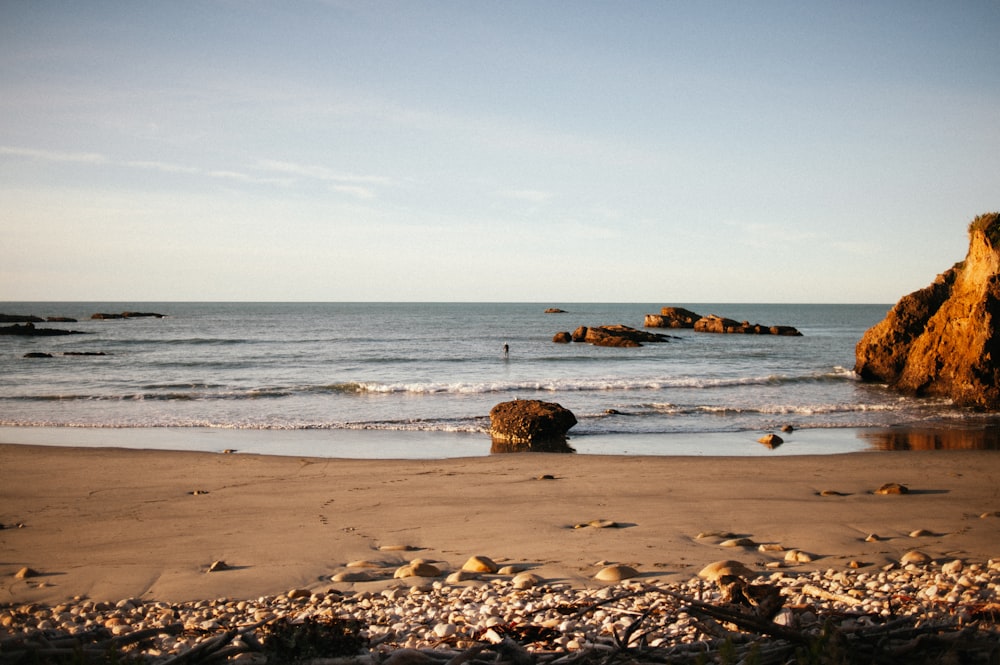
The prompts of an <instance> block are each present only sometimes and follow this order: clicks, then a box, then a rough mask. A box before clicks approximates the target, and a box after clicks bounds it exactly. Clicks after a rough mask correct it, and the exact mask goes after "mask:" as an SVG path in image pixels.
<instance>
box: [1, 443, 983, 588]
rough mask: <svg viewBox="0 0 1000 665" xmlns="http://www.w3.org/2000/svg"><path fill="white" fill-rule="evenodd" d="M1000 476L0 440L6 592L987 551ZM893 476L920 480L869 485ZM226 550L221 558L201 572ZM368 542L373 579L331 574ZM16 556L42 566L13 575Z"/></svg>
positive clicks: (582, 582)
mask: <svg viewBox="0 0 1000 665" xmlns="http://www.w3.org/2000/svg"><path fill="white" fill-rule="evenodd" d="M756 445H758V446H759V444H756ZM759 447H762V446H759ZM875 460H877V462H876V461H875ZM998 479H1000V455H997V454H996V453H995V452H994V451H968V450H966V451H908V452H880V453H876V452H867V453H848V454H833V455H797V456H796V455H785V456H775V457H752V458H748V457H732V456H712V457H708V456H704V457H703V456H637V455H636V456H630V455H624V456H622V455H612V456H608V455H588V454H578V455H560V454H544V453H521V454H509V455H492V456H489V455H487V456H476V457H456V458H449V459H343V458H317V457H309V456H285V457H282V456H276V455H257V454H246V453H236V454H219V453H206V452H178V451H164V450H137V449H122V448H100V447H86V448H80V447H75V448H73V447H58V446H36V445H24V444H0V487H2V488H3V490H2V496H3V501H2V506H0V524H3V525H4V527H5V528H4V529H2V530H0V544H2V552H3V555H2V557H0V578H3V579H4V580H5V584H4V587H3V591H2V595H0V604H9V603H24V602H35V603H58V602H66V601H68V600H70V599H73V598H80V597H86V598H91V599H100V600H107V601H115V600H119V599H123V598H139V599H148V600H153V599H155V600H160V601H189V600H197V599H207V598H222V597H226V598H256V597H259V596H266V595H273V594H283V593H285V592H287V591H288V590H289V589H292V588H304V589H308V590H312V591H314V592H322V591H326V590H330V589H336V590H339V591H341V592H351V591H359V590H378V589H385V588H389V587H393V586H404V587H407V588H408V587H409V586H410V584H412V582H409V581H407V580H399V579H395V578H393V576H392V573H393V571H394V570H395V569H396V568H397V567H399V566H401V565H403V564H405V563H406V562H407V561H409V560H410V559H413V558H416V557H420V558H423V559H427V560H430V561H433V562H436V563H435V565H438V566H439V567H440V569H441V571H442V573H443V574H446V573H448V572H452V571H455V570H458V569H459V568H461V566H462V564H463V563H464V562H465V561H466V560H467V559H468V558H469V557H471V556H476V555H481V556H487V557H490V558H492V559H493V560H495V561H497V562H498V563H500V564H501V565H507V564H509V565H516V566H519V567H521V568H523V569H525V570H529V571H531V572H533V573H535V574H537V575H539V576H540V577H541V578H542V579H544V580H546V581H547V582H552V583H560V584H568V585H570V586H572V587H574V588H589V587H593V586H603V585H604V583H602V582H598V581H595V579H594V575H595V574H596V572H597V571H598V570H599V569H600V568H601V566H602V565H603V564H608V563H625V564H628V565H629V566H632V567H633V568H635V570H636V571H638V574H639V579H640V580H653V579H656V580H679V579H690V578H691V577H693V576H694V575H695V574H696V573H697V572H698V570H700V569H701V567H702V566H704V565H705V564H707V563H710V562H712V561H716V560H721V559H736V560H740V561H742V562H743V563H745V564H746V565H748V566H750V567H752V568H755V569H756V570H758V571H759V572H762V573H763V572H766V571H767V570H771V568H768V567H767V564H772V565H781V566H784V565H786V564H784V563H783V562H784V558H785V556H786V553H787V551H788V550H791V549H796V550H801V551H803V552H807V553H809V554H810V556H811V558H812V559H813V560H812V561H811V562H802V563H796V564H794V565H790V566H789V567H788V568H786V569H784V570H785V571H786V572H789V573H797V572H808V571H825V570H828V569H841V570H843V569H845V567H847V566H848V565H849V564H850V562H851V561H857V562H859V564H860V565H862V568H861V570H870V571H878V570H880V569H882V568H883V567H886V566H891V565H898V562H899V560H900V558H901V557H902V555H903V554H904V553H905V552H907V551H909V550H911V549H919V550H921V551H924V552H926V553H927V554H928V556H930V557H931V558H932V559H934V560H935V561H939V562H940V561H948V560H952V559H962V560H964V561H966V562H978V563H982V564H985V563H986V562H987V561H989V560H990V559H991V558H995V557H1000V491H998V490H997V489H996V487H997V485H998V483H997V481H998ZM890 482H896V483H901V484H903V485H906V486H907V487H908V488H909V489H910V490H911V491H910V493H909V494H906V495H900V496H880V495H877V494H874V493H873V492H874V490H875V489H876V488H878V487H879V486H881V485H882V484H885V483H890ZM824 493H826V495H824ZM981 516H982V517H981ZM597 520H605V521H609V522H613V523H614V526H613V527H611V528H599V527H597V526H590V525H589V524H590V523H591V522H594V521H597ZM17 525H23V528H16V527H17ZM577 526H579V527H580V528H574V527H577ZM919 530H923V531H924V535H921V536H911V535H910V534H911V533H914V532H917V531H919ZM871 534H876V535H877V536H878V539H877V540H872V541H870V542H869V541H866V538H867V537H868V536H869V535H871ZM699 535H700V536H701V537H699ZM730 536H731V537H732V538H746V539H748V540H749V542H750V543H752V544H746V543H745V544H743V545H739V546H732V547H730V546H724V545H723V543H724V541H726V540H729V539H731V538H729V537H730ZM761 545H766V546H770V547H774V548H777V549H772V550H768V551H761V549H760V546H761ZM400 548H408V549H400ZM214 561H225V562H226V563H227V564H228V566H229V569H228V570H225V571H221V572H212V573H209V572H207V571H208V567H209V566H210V565H211V564H212V563H213V562H214ZM358 561H367V562H368V563H369V564H371V565H372V566H374V568H371V569H369V570H368V577H369V579H367V580H364V581H355V582H334V581H332V577H333V576H334V575H337V574H338V573H345V572H350V571H351V570H352V569H351V568H349V567H348V566H347V564H348V563H351V562H358ZM22 567H29V568H32V569H34V570H36V571H37V572H38V573H39V575H37V576H35V577H31V578H28V579H23V580H22V579H16V578H15V576H14V575H15V573H16V572H17V571H18V570H19V569H21V568H22ZM442 579H443V577H442ZM425 581H427V580H425ZM432 581H433V580H432Z"/></svg>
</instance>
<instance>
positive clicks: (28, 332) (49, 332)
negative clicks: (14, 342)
mask: <svg viewBox="0 0 1000 665" xmlns="http://www.w3.org/2000/svg"><path fill="white" fill-rule="evenodd" d="M85 334H86V333H83V332H80V331H79V330H60V329H58V328H36V327H35V324H34V323H30V322H29V323H25V324H24V325H23V326H19V325H17V324H14V325H12V326H4V327H0V335H20V336H22V337H55V336H58V335H85Z"/></svg>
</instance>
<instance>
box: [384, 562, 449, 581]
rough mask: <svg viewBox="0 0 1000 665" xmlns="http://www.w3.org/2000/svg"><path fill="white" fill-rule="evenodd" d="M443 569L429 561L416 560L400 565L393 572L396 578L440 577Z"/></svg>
mask: <svg viewBox="0 0 1000 665" xmlns="http://www.w3.org/2000/svg"><path fill="white" fill-rule="evenodd" d="M440 576H441V569H440V568H438V567H437V566H435V565H434V564H431V563H427V562H426V561H419V560H414V561H411V562H410V563H408V564H406V565H403V566H400V567H399V568H397V569H396V572H395V573H394V574H393V577H395V578H405V577H440Z"/></svg>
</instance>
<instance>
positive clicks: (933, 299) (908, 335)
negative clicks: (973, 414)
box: [854, 212, 1000, 411]
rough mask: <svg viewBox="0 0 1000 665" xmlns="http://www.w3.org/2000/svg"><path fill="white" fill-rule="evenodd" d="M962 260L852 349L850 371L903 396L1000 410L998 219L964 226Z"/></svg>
mask: <svg viewBox="0 0 1000 665" xmlns="http://www.w3.org/2000/svg"><path fill="white" fill-rule="evenodd" d="M968 234H969V250H968V253H967V254H966V257H965V260H964V261H962V262H960V263H957V264H955V265H954V266H953V267H952V268H950V269H949V270H947V271H945V272H943V273H941V274H940V275H938V276H937V278H936V279H935V280H934V282H933V283H932V284H931V285H930V286H927V287H925V288H923V289H920V290H919V291H914V292H913V293H910V294H909V295H906V296H903V297H902V298H901V299H900V300H899V302H897V303H896V305H895V306H894V307H893V308H892V309H891V310H890V311H889V313H888V314H887V315H886V317H885V319H883V320H882V321H881V322H879V323H877V324H876V325H875V326H873V327H871V328H869V329H868V330H867V331H866V332H865V334H864V335H863V336H862V338H861V340H860V341H859V342H858V344H857V347H856V348H855V357H856V362H855V365H854V371H855V372H856V373H857V374H858V375H859V376H860V377H861V379H862V380H864V381H870V382H878V383H885V384H887V385H888V386H889V387H890V388H891V389H893V390H896V391H898V392H901V393H904V394H911V395H918V396H938V397H946V398H949V399H951V400H953V401H954V402H955V404H957V405H959V406H966V407H973V408H978V409H983V410H988V411H996V410H1000V355H998V354H997V353H996V351H995V350H996V349H997V348H998V345H1000V318H998V317H997V315H996V312H997V311H998V310H1000V289H998V287H997V284H998V283H1000V213H996V212H991V213H986V214H983V215H979V216H978V217H976V218H975V219H974V220H972V222H971V223H970V224H969V228H968Z"/></svg>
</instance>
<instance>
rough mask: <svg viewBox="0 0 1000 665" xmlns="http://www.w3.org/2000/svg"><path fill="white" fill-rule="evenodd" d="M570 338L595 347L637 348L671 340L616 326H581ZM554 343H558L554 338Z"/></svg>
mask: <svg viewBox="0 0 1000 665" xmlns="http://www.w3.org/2000/svg"><path fill="white" fill-rule="evenodd" d="M570 338H571V339H572V340H573V341H574V342H586V343H587V344H593V345H594V346H617V347H637V346H642V345H643V343H644V342H649V343H652V344H659V343H662V342H667V341H669V340H670V337H669V336H668V335H660V334H658V333H651V332H646V331H645V330H636V329H635V328H630V327H629V326H625V325H621V324H615V325H607V326H593V327H587V326H580V327H579V328H577V329H576V330H575V331H574V332H573V334H572V335H571V336H570ZM553 341H556V340H555V338H553Z"/></svg>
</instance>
